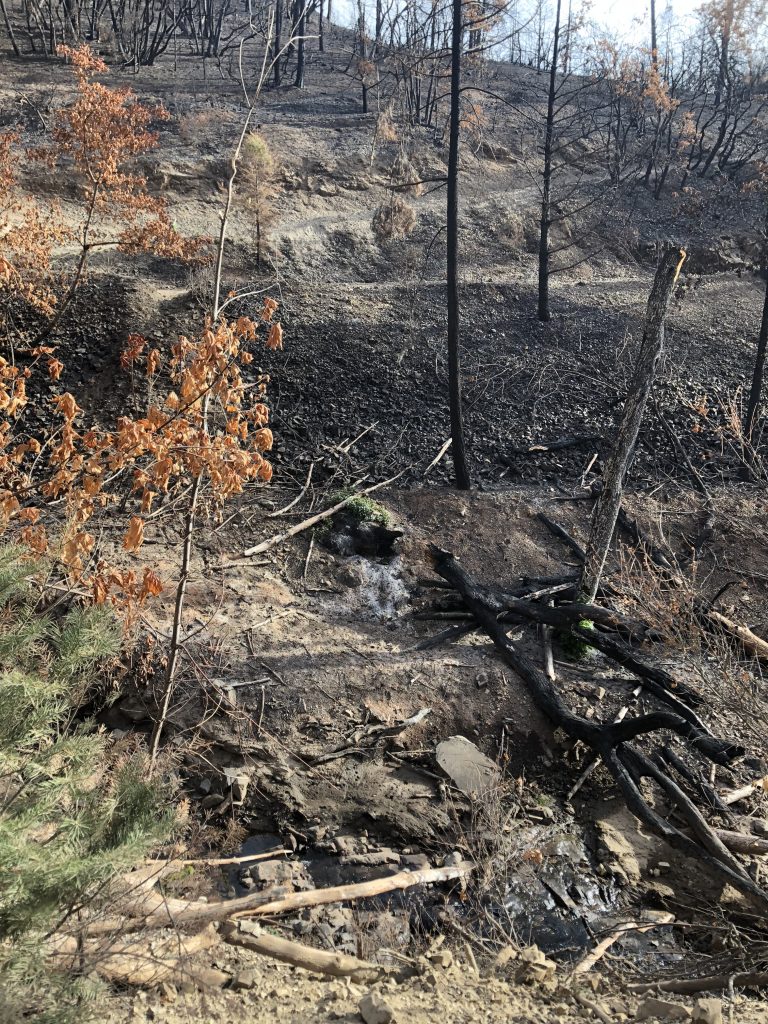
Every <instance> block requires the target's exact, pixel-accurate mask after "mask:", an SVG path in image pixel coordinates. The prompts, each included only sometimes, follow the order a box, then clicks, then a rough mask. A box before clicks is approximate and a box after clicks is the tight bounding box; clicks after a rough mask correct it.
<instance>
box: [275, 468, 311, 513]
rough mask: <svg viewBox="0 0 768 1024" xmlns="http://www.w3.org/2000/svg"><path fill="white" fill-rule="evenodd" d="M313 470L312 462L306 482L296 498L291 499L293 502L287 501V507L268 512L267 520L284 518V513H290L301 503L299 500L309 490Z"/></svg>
mask: <svg viewBox="0 0 768 1024" xmlns="http://www.w3.org/2000/svg"><path fill="white" fill-rule="evenodd" d="M314 468H315V464H314V462H312V463H311V464H310V467H309V472H308V473H307V479H306V481H305V483H304V486H303V487H302V488H301V490H300V491H299V493H298V494H297V495H296V497H295V498H294V499H293V501H289V502H288V504H287V505H285V506H284V507H283V508H279V509H278V510H277V511H276V512H269V513H267V519H277V517H278V516H284V515H285V513H286V512H290V511H291V509H292V508H293V507H294V505H298V503H299V502H300V501H301V499H302V498H303V497H304V495H305V494H306V493H307V491H308V490H309V485H310V483H311V482H312V470H313V469H314Z"/></svg>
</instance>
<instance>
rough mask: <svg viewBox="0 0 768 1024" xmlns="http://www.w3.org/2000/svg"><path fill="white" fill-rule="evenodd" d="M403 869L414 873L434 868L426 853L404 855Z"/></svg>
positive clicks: (402, 859) (401, 859)
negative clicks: (409, 869)
mask: <svg viewBox="0 0 768 1024" xmlns="http://www.w3.org/2000/svg"><path fill="white" fill-rule="evenodd" d="M400 861H401V863H402V865H403V867H406V868H411V869H412V870H414V871H428V870H429V868H431V867H432V864H431V863H430V860H429V857H428V856H427V855H426V853H404V854H403V856H402V857H401V858H400Z"/></svg>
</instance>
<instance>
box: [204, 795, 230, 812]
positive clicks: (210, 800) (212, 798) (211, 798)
mask: <svg viewBox="0 0 768 1024" xmlns="http://www.w3.org/2000/svg"><path fill="white" fill-rule="evenodd" d="M223 800H224V794H223V793H209V794H208V796H205V797H203V799H202V800H201V801H200V806H201V807H203V808H204V809H205V810H206V811H207V810H210V808H211V807H217V806H218V805H219V804H220V803H222V801H223Z"/></svg>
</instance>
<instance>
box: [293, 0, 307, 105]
mask: <svg viewBox="0 0 768 1024" xmlns="http://www.w3.org/2000/svg"><path fill="white" fill-rule="evenodd" d="M306 31H307V0H299V17H298V24H297V32H298V40H297V49H296V80H295V82H294V85H295V86H296V88H297V89H303V88H304V64H305V49H304V43H305V35H306Z"/></svg>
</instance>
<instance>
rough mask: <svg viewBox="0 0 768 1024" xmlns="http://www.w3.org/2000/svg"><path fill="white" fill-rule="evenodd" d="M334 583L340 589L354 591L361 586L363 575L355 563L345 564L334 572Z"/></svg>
mask: <svg viewBox="0 0 768 1024" xmlns="http://www.w3.org/2000/svg"><path fill="white" fill-rule="evenodd" d="M336 582H337V583H338V584H339V586H341V587H347V588H348V589H355V588H356V587H361V586H362V585H363V574H362V572H361V571H360V566H359V565H358V564H357V563H356V562H346V563H345V564H344V565H340V566H339V568H338V569H337V570H336Z"/></svg>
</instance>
